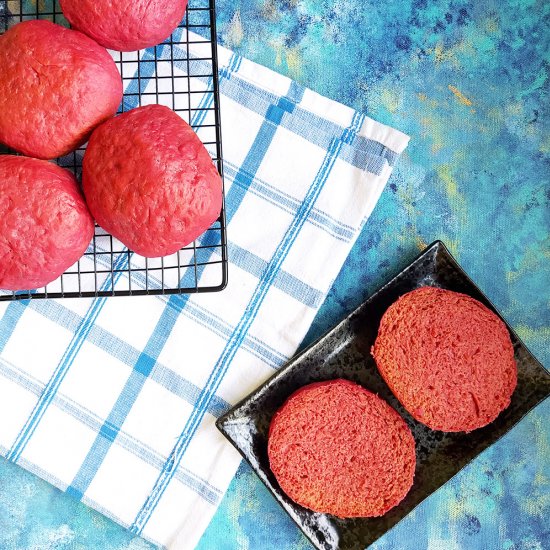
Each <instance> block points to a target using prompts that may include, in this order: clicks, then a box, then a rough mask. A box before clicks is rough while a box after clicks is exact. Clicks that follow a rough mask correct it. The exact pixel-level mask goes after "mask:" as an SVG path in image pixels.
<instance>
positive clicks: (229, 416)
mask: <svg viewBox="0 0 550 550" xmlns="http://www.w3.org/2000/svg"><path fill="white" fill-rule="evenodd" d="M439 254H443V255H444V256H445V257H446V259H447V260H449V261H450V262H451V263H452V265H453V268H454V269H456V270H457V271H459V272H460V274H461V275H462V276H463V277H464V278H465V279H466V281H467V282H468V283H469V284H470V285H471V286H472V287H474V288H475V289H476V290H477V291H478V292H479V293H480V295H481V297H482V298H483V301H484V302H485V305H486V306H488V307H489V308H490V309H492V310H493V312H494V313H496V314H497V315H498V316H499V318H500V319H501V320H502V321H503V322H504V324H505V325H506V328H507V330H508V331H509V332H510V333H511V335H512V336H513V338H515V339H516V341H517V344H518V345H519V346H520V347H522V348H523V349H524V350H525V352H526V353H527V354H528V355H529V357H530V358H531V359H532V360H533V361H534V362H535V363H536V364H537V366H539V367H541V369H542V371H543V372H544V374H545V375H546V377H548V378H550V370H549V369H547V368H546V367H545V366H544V365H543V364H542V363H541V362H540V361H539V360H538V358H537V357H536V356H535V355H534V354H533V353H532V352H531V350H530V349H529V348H528V347H527V346H526V345H525V343H524V342H523V340H522V339H521V338H520V337H519V336H518V335H517V333H516V332H515V330H514V329H513V328H512V327H511V326H510V324H509V323H508V322H507V321H506V319H505V317H504V316H503V315H502V314H501V313H500V311H499V310H498V308H496V307H495V305H494V304H493V302H492V301H491V300H490V299H489V298H488V297H487V296H486V294H485V293H484V292H483V291H482V290H481V289H480V288H479V286H478V285H477V284H476V283H475V282H474V281H473V280H472V279H471V277H470V276H469V275H468V273H467V272H466V271H465V270H464V268H462V266H461V265H460V264H459V263H458V261H457V260H456V259H455V257H454V256H453V255H452V253H451V252H450V250H449V249H448V247H447V246H446V245H445V243H444V242H443V241H442V240H440V239H438V240H435V241H433V242H432V243H431V244H430V245H428V246H426V248H424V250H422V251H421V252H420V253H419V254H418V255H417V256H416V257H415V258H414V259H412V260H411V261H410V262H409V263H408V264H407V265H406V266H405V267H404V268H403V269H401V270H400V271H399V272H398V273H397V274H396V275H394V276H392V277H391V278H390V279H389V280H388V281H387V282H386V283H384V284H383V285H382V286H380V287H379V288H378V289H377V290H375V291H374V292H373V293H372V294H371V295H369V296H368V298H366V299H365V300H364V301H363V302H362V303H361V304H360V305H359V306H358V307H357V308H355V309H354V310H353V311H352V312H350V313H349V314H347V315H346V316H345V317H344V318H343V319H342V320H340V321H339V322H338V323H336V324H335V325H334V326H333V327H331V328H329V329H328V330H327V331H325V332H324V333H323V334H321V335H320V336H319V337H318V338H316V339H315V340H314V341H313V342H312V343H311V344H309V345H308V346H307V347H306V348H304V349H303V350H301V351H300V352H299V353H297V354H295V355H294V356H293V357H292V358H291V359H290V360H289V361H288V362H287V363H286V364H285V365H283V367H281V369H279V370H278V371H277V372H276V373H274V374H273V375H272V376H270V377H269V378H268V379H267V380H265V381H264V382H263V383H262V384H260V385H259V386H258V387H257V388H256V389H255V390H254V391H252V392H251V393H249V394H248V395H247V396H245V397H244V398H243V399H241V400H240V401H239V402H238V403H236V404H235V405H234V406H233V407H231V409H230V410H228V411H227V412H226V413H224V414H223V415H222V416H220V417H219V418H218V419H217V420H216V422H215V425H216V428H217V429H218V430H219V431H220V432H221V433H222V434H223V436H224V437H225V438H226V439H227V440H228V442H229V443H231V445H232V446H233V447H234V448H235V449H236V450H237V451H238V452H239V454H240V455H241V456H242V457H243V458H244V460H245V461H246V462H247V463H248V465H249V467H250V468H251V469H252V471H253V472H254V474H255V475H256V477H257V478H258V479H259V480H260V481H261V482H262V484H263V485H264V486H265V487H266V489H267V490H268V492H269V493H270V495H271V496H272V497H273V498H275V500H276V501H277V503H278V504H279V506H280V507H281V508H282V509H283V510H284V512H285V513H286V514H287V515H288V516H289V517H290V518H291V519H292V521H293V522H294V523H295V524H296V526H297V527H298V529H299V530H300V531H301V532H302V533H303V534H304V536H305V537H306V538H307V539H308V540H309V541H310V542H311V543H312V544H313V546H314V547H315V548H318V549H319V550H324V548H323V546H321V545H320V544H319V541H318V540H314V539H312V538H311V536H310V535H309V534H308V533H307V531H306V530H304V528H303V526H302V523H301V522H299V521H297V520H296V518H295V517H294V516H293V514H292V513H291V510H289V509H288V507H289V504H288V503H286V502H285V501H284V500H283V499H282V497H281V496H280V495H278V494H277V493H276V492H275V491H273V489H272V488H271V487H270V486H269V485H268V483H267V482H266V480H264V479H263V477H262V475H260V473H259V472H258V471H257V469H256V468H255V467H254V466H253V465H252V464H251V463H250V461H249V459H248V456H247V455H246V454H245V453H244V451H243V450H242V449H241V448H240V447H239V446H238V445H237V444H236V442H235V441H234V440H233V438H232V437H231V436H230V435H229V433H228V431H227V430H226V427H229V426H233V425H235V424H238V423H239V422H238V421H239V419H242V418H243V417H242V416H240V415H239V414H238V413H239V411H240V410H241V409H242V408H243V407H244V406H246V405H247V404H248V403H249V402H251V401H254V400H255V399H256V398H257V397H258V395H259V394H260V393H261V392H262V390H263V389H264V387H265V386H267V385H269V384H271V383H273V382H274V381H276V380H277V379H278V378H284V377H285V375H286V373H287V372H288V371H291V370H292V369H293V368H294V366H295V364H296V363H297V362H301V361H302V360H303V359H304V358H305V357H306V356H307V355H309V354H311V353H312V352H313V351H314V350H315V348H316V347H317V346H319V345H321V344H322V342H323V340H325V338H326V337H327V336H329V335H330V334H332V333H334V332H337V331H338V330H339V329H340V327H341V326H342V325H344V324H345V323H348V322H350V320H352V319H353V318H354V317H356V316H357V315H359V314H360V313H361V311H362V310H363V309H364V308H366V307H367V306H368V304H369V303H370V302H371V301H372V300H374V299H375V298H376V297H378V295H379V294H380V293H382V292H383V291H384V290H385V289H386V288H387V287H389V286H390V285H392V284H394V283H395V282H396V281H398V280H399V279H400V278H402V276H403V275H404V274H405V273H406V272H407V271H408V270H410V269H411V268H412V267H413V266H414V265H415V264H417V263H418V262H419V261H420V260H421V259H423V258H424V257H429V256H430V255H432V261H433V262H434V264H435V263H436V262H437V259H438V256H439ZM548 399H550V394H549V395H547V396H546V397H543V398H542V399H540V400H539V401H538V402H537V403H535V404H534V405H533V406H532V407H530V408H529V409H528V410H527V411H525V412H524V414H522V415H521V417H520V418H518V419H517V420H516V421H515V422H513V424H512V425H511V426H510V427H509V428H508V429H507V430H506V431H505V432H504V433H502V434H501V435H500V436H499V437H498V438H497V439H495V441H493V442H492V443H490V444H489V445H488V446H487V447H486V448H485V449H483V450H482V451H481V452H479V453H478V454H477V455H476V456H475V457H474V458H473V459H472V460H470V461H468V462H467V463H466V464H464V465H463V466H461V467H460V468H459V469H458V470H457V471H456V472H455V473H454V474H453V475H452V476H451V477H450V478H449V479H447V481H445V482H444V483H442V484H441V485H440V486H439V487H438V488H437V489H435V490H434V491H432V492H431V493H429V494H428V495H426V496H425V497H424V498H422V499H421V500H420V501H419V502H418V503H416V504H415V505H414V506H413V508H411V510H409V511H408V512H407V513H406V514H405V515H404V516H403V517H402V518H401V519H399V520H398V521H397V522H396V523H395V524H394V525H392V526H391V527H390V528H389V529H387V530H386V531H385V532H384V533H383V534H382V535H380V537H382V536H384V535H385V534H386V533H389V532H390V531H392V530H393V529H394V528H395V527H396V526H397V525H399V524H400V523H401V522H402V521H403V520H404V519H405V518H406V517H408V516H409V515H410V514H411V513H413V512H414V511H415V510H416V509H417V508H418V507H419V506H420V505H421V504H422V503H423V502H424V501H425V500H427V499H428V498H429V497H431V496H432V495H434V494H436V493H437V492H439V491H440V490H442V489H443V487H445V486H446V485H447V484H448V483H449V482H450V481H452V480H453V479H454V478H455V477H456V476H458V475H459V474H460V473H461V472H462V471H463V470H464V469H465V468H466V467H467V466H469V465H470V464H471V463H472V462H473V461H474V460H476V459H477V458H479V457H480V456H481V455H483V454H484V453H485V452H487V451H488V450H489V449H491V448H492V447H493V446H494V445H495V444H496V443H498V442H499V441H500V440H501V439H502V438H504V437H505V436H506V435H508V434H509V433H510V432H511V430H512V429H513V428H515V427H516V426H517V425H518V424H519V423H520V422H521V421H522V420H523V419H524V418H525V417H526V416H527V415H528V414H530V413H531V412H532V411H533V410H534V409H535V408H537V407H538V406H539V405H541V404H542V403H543V402H545V401H546V400H548ZM262 473H263V472H262ZM292 505H294V506H300V505H299V504H297V503H291V506H292ZM301 508H303V507H301ZM304 510H306V511H308V512H310V513H312V514H316V513H317V512H313V511H311V510H308V509H307V508H304ZM321 515H322V516H327V515H328V516H330V514H321ZM380 537H377V539H375V540H378V539H379V538H380ZM374 542H375V541H372V542H370V543H368V546H370V545H371V544H374Z"/></svg>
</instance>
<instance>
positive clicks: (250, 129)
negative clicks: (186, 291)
mask: <svg viewBox="0 0 550 550" xmlns="http://www.w3.org/2000/svg"><path fill="white" fill-rule="evenodd" d="M158 54H159V52H158V51H157V55H158ZM190 54H191V56H195V57H194V60H192V62H191V63H192V65H193V67H192V69H193V71H194V72H198V71H197V68H200V67H201V64H204V63H205V62H204V61H202V60H201V56H200V52H196V53H195V52H193V51H191V52H190ZM219 55H220V62H221V69H220V81H221V92H222V116H223V122H224V125H223V137H224V144H225V156H226V158H225V159H224V168H225V173H226V213H227V220H228V234H229V256H230V285H229V287H228V289H227V290H225V291H224V292H223V293H220V294H215V295H214V294H213V295H200V296H197V295H187V296H170V297H167V296H158V297H147V298H128V299H96V300H79V301H69V300H66V301H36V302H33V301H32V300H31V301H27V302H17V303H15V302H14V303H11V304H9V305H7V306H5V305H4V306H2V307H1V309H0V414H3V413H5V412H6V411H7V410H8V407H9V410H10V414H9V415H6V414H3V418H7V420H6V421H5V422H3V423H2V425H1V426H0V452H1V453H2V454H3V455H4V456H6V457H7V458H8V460H11V461H13V462H15V463H17V464H19V465H21V466H23V467H25V468H27V469H29V470H31V471H33V472H34V473H37V474H38V475H40V476H41V477H43V478H44V479H47V480H48V481H50V482H51V483H54V484H55V485H57V486H58V487H60V488H61V489H62V490H65V491H67V493H69V494H71V495H72V496H73V497H75V498H77V499H80V500H82V501H83V502H85V503H86V504H88V505H90V506H92V507H94V508H96V509H97V510H99V511H100V512H102V513H104V514H106V515H108V516H109V517H111V518H113V519H115V520H116V521H118V522H119V523H121V524H122V525H124V526H125V527H127V528H129V529H130V530H131V531H132V532H134V533H136V534H140V535H142V536H144V537H145V538H147V539H149V540H151V541H152V542H154V543H156V544H159V545H161V546H168V547H173V548H192V547H193V546H194V545H195V543H196V542H197V541H198V539H199V538H200V536H201V534H202V532H203V531H204V529H205V528H206V526H207V525H208V522H209V521H210V519H211V517H212V515H213V514H214V512H215V509H216V507H217V505H218V503H219V502H220V499H221V497H222V496H223V494H224V492H225V490H226V489H227V486H228V485H229V482H230V480H231V478H232V476H233V475H234V473H235V471H236V468H237V466H238V464H239V461H240V460H239V457H238V455H237V454H236V453H235V452H234V451H233V450H232V449H231V448H230V446H229V445H227V444H226V443H225V441H224V440H223V438H222V436H221V435H220V434H218V432H217V431H216V430H215V427H214V421H215V419H216V418H217V417H219V416H220V415H221V414H222V413H223V412H224V411H226V410H227V409H228V408H229V407H230V406H231V405H232V404H234V403H235V402H236V401H238V400H239V399H240V398H242V397H244V396H245V395H246V394H247V393H248V392H249V391H251V390H252V389H254V387H256V386H257V385H258V384H260V383H261V382H262V381H263V380H265V379H266V378H267V377H269V376H270V375H271V374H272V373H273V372H275V371H276V370H277V369H279V368H280V367H281V366H282V365H283V364H284V363H285V362H286V361H287V360H288V359H289V358H290V357H291V355H292V354H293V353H294V351H295V350H296V348H297V347H298V345H299V344H300V342H301V340H302V338H303V336H304V335H305V333H306V332H307V330H308V328H309V326H310V324H311V322H312V320H313V318H314V316H315V314H316V311H317V309H318V308H319V307H320V305H321V303H322V302H323V299H324V297H325V295H326V293H327V292H328V290H329V289H330V286H331V283H332V281H333V280H334V278H335V277H336V275H337V273H338V271H339V269H340V267H341V265H342V263H343V261H344V260H345V258H346V256H347V254H348V252H349V250H350V248H351V247H352V246H353V243H354V242H355V239H356V237H357V236H358V233H359V231H360V230H361V228H362V226H363V224H364V222H365V220H366V218H368V215H369V214H370V212H371V211H372V208H373V207H374V205H375V204H376V202H377V200H378V198H379V196H380V193H381V192H382V190H383V188H384V186H385V184H386V182H387V180H388V178H389V176H390V174H391V171H392V167H393V165H394V164H395V162H396V160H397V158H398V156H399V154H401V153H402V151H403V150H404V149H405V147H406V145H407V141H408V138H407V137H406V136H404V135H403V134H401V133H400V132H397V131H395V130H392V129H391V128H388V127H386V126H383V125H381V124H378V123H376V122H374V121H372V120H371V119H369V118H367V117H366V116H364V115H362V114H360V113H357V112H354V111H353V110H352V109H349V108H347V107H344V106H342V105H338V104H336V103H334V102H332V101H330V100H328V99H326V98H321V97H320V96H318V95H316V94H314V93H313V92H311V91H310V90H307V89H305V88H303V87H301V86H300V85H298V84H297V83H295V82H292V81H290V80H288V79H286V78H285V77H282V76H281V75H277V74H276V73H273V72H271V71H269V70H267V69H265V68H263V67H259V66H257V65H255V64H253V63H251V62H250V61H248V60H246V59H243V58H241V57H239V56H237V55H235V54H232V53H231V52H228V51H227V50H225V49H223V48H220V52H219ZM163 56H164V57H166V58H167V57H168V52H164V50H163V49H161V51H160V57H161V58H163ZM176 57H177V56H176ZM153 60H154V56H153V55H152V53H151V51H145V52H143V53H142V56H141V60H140V69H139V77H140V78H139V79H138V78H137V74H136V76H135V78H134V79H133V80H132V81H131V82H130V83H128V85H127V91H129V92H134V93H135V92H136V91H138V90H139V89H140V90H141V91H145V90H146V89H147V87H148V86H149V85H150V84H151V82H150V79H151V78H152V77H153V76H154V71H155V63H154V62H153ZM173 70H174V73H175V74H179V75H185V71H186V70H187V65H186V64H183V63H181V64H180V63H177V62H176V63H175V65H174V68H173ZM208 71H209V69H208V67H205V68H204V70H203V71H202V73H203V74H208ZM199 80H200V79H199ZM200 86H201V89H202V90H204V95H203V96H202V97H201V98H200V99H199V100H198V101H197V103H196V106H194V107H193V108H194V115H193V120H192V122H193V124H197V125H201V124H204V125H206V126H207V125H208V123H209V117H211V116H212V113H211V111H210V110H209V108H210V107H211V102H212V97H213V96H212V94H211V93H208V90H209V89H210V88H211V86H212V82H211V81H210V80H208V79H203V81H202V82H200ZM132 101H135V100H132V96H130V97H126V99H125V102H126V105H125V106H126V108H131V107H134V106H135V104H133V103H132ZM201 132H202V130H199V131H198V133H199V136H201ZM217 238H219V237H218V236H216V235H211V234H209V233H207V234H205V235H204V236H203V237H202V238H201V239H200V243H199V244H200V245H202V246H205V247H207V246H208V245H209V244H215V239H217ZM216 254H217V252H216V250H215V249H212V248H201V249H200V258H201V261H202V262H204V263H205V264H206V263H207V262H208V261H209V260H211V259H213V257H214V256H215V255H216ZM129 261H130V262H132V261H133V257H132V255H130V256H129V255H128V254H127V253H125V252H121V253H120V255H119V256H118V257H116V259H115V267H122V266H125V265H127V262H129ZM97 262H98V265H99V266H102V267H105V268H110V259H108V258H107V259H104V258H102V256H101V255H99V256H98V258H97ZM120 276H121V275H120V274H117V275H115V276H114V277H113V278H112V279H111V278H107V279H105V281H104V283H103V285H104V288H110V285H116V284H117V281H118V277H120ZM195 276H198V277H199V278H200V279H204V280H208V278H209V277H211V276H212V275H211V274H210V273H209V272H208V269H207V267H205V266H202V267H199V268H198V271H197V273H196V274H195V271H194V269H193V270H187V271H185V270H182V273H181V277H182V280H183V283H184V284H185V283H186V281H191V282H194V278H195ZM145 284H146V281H145V280H144V277H143V275H142V274H141V273H139V272H136V273H134V274H133V275H132V285H133V286H134V287H135V288H145ZM148 284H149V287H150V288H151V285H152V286H153V287H157V288H160V287H161V286H162V281H161V278H160V275H158V276H156V277H155V276H153V277H152V278H151V279H150V280H149V283H148ZM29 331H32V333H33V335H34V334H36V337H35V340H36V341H37V344H36V349H34V348H33V347H32V346H30V347H26V346H24V345H22V342H24V341H25V338H27V337H29Z"/></svg>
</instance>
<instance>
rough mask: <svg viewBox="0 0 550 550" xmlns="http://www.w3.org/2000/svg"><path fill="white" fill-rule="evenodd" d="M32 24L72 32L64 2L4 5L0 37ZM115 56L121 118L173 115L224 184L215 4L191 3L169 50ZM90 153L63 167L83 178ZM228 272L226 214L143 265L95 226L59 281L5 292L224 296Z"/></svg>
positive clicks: (210, 0)
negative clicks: (144, 111)
mask: <svg viewBox="0 0 550 550" xmlns="http://www.w3.org/2000/svg"><path fill="white" fill-rule="evenodd" d="M29 19H47V20H50V21H53V22H55V23H60V24H63V25H67V21H66V20H65V18H64V17H63V14H62V11H61V8H60V7H59V3H58V1H54V0H33V1H25V0H17V1H11V0H0V34H2V33H3V32H5V31H6V30H8V29H9V28H10V27H12V26H13V25H15V24H17V23H19V22H21V21H25V20H29ZM110 53H111V55H112V56H113V59H114V60H115V63H116V64H117V66H118V68H119V70H120V73H121V76H122V80H123V83H124V90H125V92H124V98H123V101H122V104H121V106H120V108H119V113H122V112H126V111H129V110H131V109H133V108H135V107H138V106H142V105H148V104H162V105H166V106H168V107H170V108H171V109H173V110H174V111H176V112H177V113H178V114H179V115H180V116H181V117H182V118H183V119H184V120H185V121H186V122H187V123H188V124H190V125H191V126H192V127H193V129H194V130H195V131H196V132H197V134H198V136H199V137H200V138H201V140H202V142H203V143H204V145H205V146H206V148H207V149H208V151H209V153H210V155H211V157H212V160H213V162H214V163H215V164H216V166H217V168H218V171H219V172H220V174H221V175H222V179H223V166H222V142H221V126H220V107H219V105H220V101H219V84H218V60H217V50H216V17H215V0H189V4H188V7H187V11H186V14H185V17H184V20H183V21H182V22H181V24H180V26H179V27H178V29H177V30H176V31H175V32H174V33H173V34H172V36H171V37H170V38H169V39H167V40H166V41H165V42H164V43H162V44H160V45H158V46H156V47H154V48H149V49H147V50H142V51H140V52H130V53H120V52H110ZM0 148H1V146H0ZM1 152H2V151H0V153H1ZM3 152H8V153H10V151H6V150H5V149H4V151H3ZM84 152H85V146H83V147H81V148H79V149H78V150H76V151H75V152H73V153H71V154H69V155H68V156H66V157H63V158H60V159H58V160H57V163H58V164H59V165H60V166H62V167H64V168H68V169H69V170H72V171H73V172H74V173H75V175H76V176H77V178H80V176H81V169H82V158H83V155H84ZM227 268H228V261H227V237H226V223H225V206H224V208H223V209H222V213H221V215H220V217H219V219H218V220H217V221H216V222H215V223H214V224H213V225H212V227H210V228H209V229H208V230H207V231H206V232H205V233H204V234H203V235H202V236H201V237H200V238H199V239H198V240H197V241H195V242H194V243H192V244H191V245H189V246H187V247H185V248H183V249H182V250H180V251H178V252H177V253H176V254H173V255H172V256H168V257H164V258H154V259H151V258H143V257H141V256H139V255H137V254H135V253H133V252H131V251H129V250H128V249H126V248H125V247H124V245H123V244H122V243H120V242H119V241H118V240H117V239H115V238H113V237H112V236H111V235H109V234H108V233H106V232H105V231H104V230H103V229H101V228H100V227H98V226H96V229H95V235H94V237H93V240H92V242H91V243H90V246H89V247H88V249H87V251H86V253H85V254H84V256H83V257H82V258H81V259H80V260H79V261H78V262H77V263H76V264H75V265H74V266H72V267H71V268H69V269H68V270H67V271H66V272H65V273H64V274H63V275H62V276H61V277H60V278H59V279H57V280H56V281H54V282H53V283H51V284H49V285H47V286H46V287H44V288H41V289H34V290H21V291H17V292H11V291H2V290H0V301H9V300H25V299H30V298H32V299H39V298H77V297H87V298H91V297H107V296H140V295H141V296H142V295H161V294H167V295H172V294H190V293H203V292H217V291H220V290H223V289H224V288H225V286H226V285H227V277H228V274H227V271H228V269H227Z"/></svg>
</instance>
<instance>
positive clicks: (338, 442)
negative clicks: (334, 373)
mask: <svg viewBox="0 0 550 550" xmlns="http://www.w3.org/2000/svg"><path fill="white" fill-rule="evenodd" d="M268 456H269V464H270V467H271V470H272V472H273V474H274V475H275V477H276V479H277V482H278V483H279V485H280V487H281V489H282V490H283V491H284V492H285V493H286V494H287V495H288V497H289V498H291V499H292V500H293V501H294V502H296V503H298V504H300V505H301V506H303V507H305V508H309V509H310V510H313V511H315V512H320V513H327V514H332V515H335V516H338V517H341V518H351V517H375V516H382V515H383V514H385V513H386V512H388V510H390V509H391V508H393V507H394V506H396V505H397V504H399V503H400V502H401V501H402V500H403V498H405V495H406V494H407V493H408V492H409V490H410V488H411V486H412V483H413V477H414V471H415V466H416V457H415V444H414V438H413V436H412V433H411V431H410V429H409V427H408V426H407V424H406V423H405V421H404V420H403V419H402V418H401V417H400V416H399V415H398V414H397V412H395V411H394V410H393V409H392V408H391V407H390V406H389V405H388V404H387V403H386V402H385V401H384V400H382V399H380V398H379V397H378V396H377V395H375V394H373V393H371V392H369V391H367V390H365V389H364V388H362V387H361V386H359V385H357V384H354V383H352V382H349V381H347V380H341V379H338V380H333V381H330V382H321V383H316V384H310V385H308V386H305V387H304V388H302V389H300V390H298V391H297V392H295V393H294V394H293V395H291V396H290V398H289V399H288V400H287V401H286V403H285V404H284V405H283V406H282V407H281V408H280V409H279V410H278V411H277V413H276V414H275V416H274V417H273V420H272V421H271V425H270V429H269V442H268Z"/></svg>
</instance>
